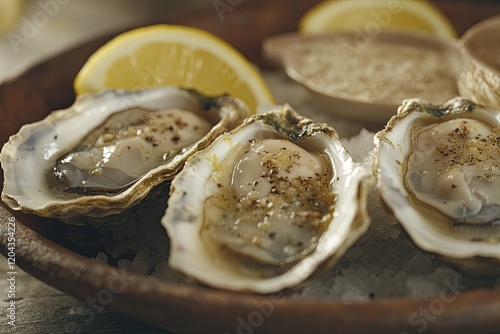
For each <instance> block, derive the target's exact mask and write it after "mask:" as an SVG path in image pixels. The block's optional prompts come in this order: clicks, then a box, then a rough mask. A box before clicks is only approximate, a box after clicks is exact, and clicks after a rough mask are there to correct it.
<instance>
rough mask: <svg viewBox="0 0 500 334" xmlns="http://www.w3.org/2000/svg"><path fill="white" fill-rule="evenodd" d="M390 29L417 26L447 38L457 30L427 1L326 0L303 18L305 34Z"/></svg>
mask: <svg viewBox="0 0 500 334" xmlns="http://www.w3.org/2000/svg"><path fill="white" fill-rule="evenodd" d="M386 28H391V29H413V30H419V31H423V32H428V33H432V34H434V35H437V36H440V37H444V38H456V37H457V32H456V31H455V28H454V27H453V25H452V24H451V23H450V21H449V20H448V18H447V17H446V16H445V15H444V14H443V13H442V12H441V10H440V9H439V8H438V7H436V6H435V5H433V4H432V3H430V2H428V1H426V0H419V1H415V0H399V1H389V0H331V1H322V2H320V3H319V4H317V5H315V6H314V7H312V8H311V9H310V10H308V11H307V12H306V13H305V14H304V15H303V16H302V18H301V20H300V23H299V31H300V32H301V33H306V34H308V33H321V32H327V31H338V30H344V31H345V30H351V31H352V30H358V31H359V32H360V33H365V34H368V35H370V34H374V33H377V32H378V31H380V30H382V29H386Z"/></svg>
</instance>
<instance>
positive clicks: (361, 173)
mask: <svg viewBox="0 0 500 334" xmlns="http://www.w3.org/2000/svg"><path fill="white" fill-rule="evenodd" d="M366 180H367V170H366V169H365V168H362V167H360V166H359V165H358V164H357V163H356V162H354V161H353V160H352V159H351V157H350V156H349V154H348V152H347V151H346V150H345V149H344V147H343V146H342V144H341V143H340V141H339V139H338V137H337V134H336V132H335V131H334V129H332V128H331V127H328V126H327V125H325V124H320V123H316V122H313V121H311V120H309V119H306V118H304V117H301V116H299V115H298V114H297V113H295V112H294V111H293V110H291V109H290V108H288V107H284V108H283V110H275V111H269V112H267V113H263V114H259V115H256V116H254V117H252V118H250V119H247V121H246V122H245V123H244V124H243V125H241V126H239V127H238V128H236V129H235V130H233V131H231V132H228V133H226V134H223V135H221V136H220V137H219V138H217V140H216V141H214V143H212V144H211V145H210V146H209V147H208V148H207V149H205V150H202V151H199V152H197V153H196V154H195V155H193V156H192V157H191V158H190V159H189V160H188V161H187V163H186V165H185V168H184V169H183V170H182V171H181V172H180V173H179V174H178V175H177V176H176V177H175V178H174V180H173V181H172V188H171V194H170V198H169V200H168V208H167V210H166V213H165V216H164V217H163V219H162V224H163V225H164V226H165V228H166V230H167V232H168V235H169V236H170V239H171V251H170V257H169V264H170V266H171V267H173V268H174V269H177V270H179V271H181V272H183V273H185V274H187V275H189V276H191V277H193V278H194V279H196V280H198V281H200V282H203V283H205V284H208V285H211V286H214V287H218V288H223V289H229V290H241V291H254V292H258V293H271V292H275V291H279V290H281V289H283V288H287V287H293V286H296V285H299V284H300V283H302V282H303V281H304V280H306V279H307V278H308V277H309V276H310V275H312V274H313V272H315V271H316V270H317V269H318V268H320V267H324V268H329V267H330V266H332V265H333V264H334V263H335V262H336V261H337V260H338V259H339V258H340V257H341V256H342V255H343V253H344V252H345V251H346V249H347V248H348V247H349V246H350V245H352V244H353V243H354V242H355V241H356V240H357V238H358V237H359V236H360V235H361V234H363V233H364V232H365V231H366V230H367V228H368V225H369V218H368V215H367V212H366V185H367V182H366Z"/></svg>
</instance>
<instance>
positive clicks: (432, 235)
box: [375, 98, 500, 267]
mask: <svg viewBox="0 0 500 334" xmlns="http://www.w3.org/2000/svg"><path fill="white" fill-rule="evenodd" d="M376 146H377V153H376V164H375V167H376V170H377V173H378V178H379V187H380V192H381V196H382V198H383V199H384V201H385V203H386V204H387V205H388V206H389V208H390V209H392V211H393V212H394V215H395V216H396V218H397V219H398V220H399V221H400V222H401V224H402V225H403V227H404V228H405V229H406V231H407V232H408V234H409V235H410V236H411V237H412V239H413V241H414V242H415V243H416V244H417V245H418V246H420V247H421V248H422V249H424V250H427V251H430V252H434V253H437V254H441V255H443V256H445V257H447V258H450V259H470V258H473V257H482V258H493V259H495V260H491V259H490V260H488V261H484V260H483V261H482V262H488V263H493V264H494V265H496V266H497V267H498V266H499V265H500V262H498V260H500V112H499V111H497V110H493V109H490V108H485V107H482V106H479V105H476V104H473V103H472V102H470V101H468V100H465V99H462V98H456V99H453V100H450V101H448V102H446V103H444V104H443V105H439V106H437V105H430V104H427V103H426V102H424V101H421V100H416V99H415V100H407V101H405V103H404V104H403V105H402V106H401V107H400V109H399V111H398V115H397V116H394V117H393V118H392V119H391V120H390V122H389V123H388V124H387V126H386V128H385V130H383V131H381V132H379V133H378V134H377V136H376ZM462 262H463V261H462ZM476 262H477V261H476ZM463 264H464V265H467V264H466V263H465V262H463Z"/></svg>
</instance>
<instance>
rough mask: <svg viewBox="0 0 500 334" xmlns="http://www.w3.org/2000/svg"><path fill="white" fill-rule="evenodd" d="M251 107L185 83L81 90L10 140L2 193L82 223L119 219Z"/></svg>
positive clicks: (18, 204) (31, 208)
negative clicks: (181, 85) (205, 93)
mask: <svg viewBox="0 0 500 334" xmlns="http://www.w3.org/2000/svg"><path fill="white" fill-rule="evenodd" d="M247 115H248V111H247V108H246V106H245V105H244V104H243V103H242V102H240V101H239V100H237V99H235V98H232V97H229V96H220V97H214V98H208V97H205V96H202V95H201V94H199V93H198V92H195V91H192V90H184V89H181V88H177V87H160V88H154V89H151V90H144V91H121V90H110V91H105V92H103V93H101V94H96V95H93V94H89V95H83V96H80V97H78V99H77V101H76V103H75V104H74V105H73V106H72V107H70V108H68V109H65V110H60V111H56V112H53V113H51V114H50V115H49V116H48V117H47V118H45V119H44V120H42V121H40V122H37V123H33V124H29V125H26V126H24V127H22V128H21V130H20V131H19V133H17V134H16V135H14V136H12V137H11V138H10V140H9V142H8V143H7V144H5V146H4V147H3V149H2V153H1V163H2V168H3V170H4V175H5V177H4V179H5V184H4V190H3V192H2V199H3V201H4V202H5V203H6V204H7V205H9V206H10V207H11V208H13V209H16V210H22V211H24V212H28V213H35V214H37V215H40V216H44V217H56V218H61V219H63V220H65V221H68V222H72V223H75V224H81V223H91V224H94V225H103V224H108V223H119V222H121V221H123V220H124V219H126V218H127V214H121V213H123V212H125V211H129V210H131V208H132V207H133V206H134V205H135V204H137V203H138V202H139V201H141V200H142V199H143V198H144V197H145V196H146V195H147V194H148V193H149V192H150V191H151V190H152V189H154V188H156V187H160V186H161V185H162V184H164V183H165V182H166V181H169V180H170V179H172V178H173V176H174V175H175V174H176V173H177V172H178V171H179V170H180V168H182V166H183V164H184V162H185V160H186V158H187V157H189V156H190V155H192V154H193V153H194V152H196V151H197V150H199V149H201V148H204V147H205V146H207V145H208V144H209V143H210V142H212V141H213V140H214V139H215V138H216V137H217V136H218V135H219V134H221V133H222V132H225V131H228V130H231V129H232V128H234V127H236V126H237V125H239V124H241V122H242V121H243V119H244V118H245V117H246V116H247ZM34 166H37V168H33V167H34ZM119 214H120V215H119Z"/></svg>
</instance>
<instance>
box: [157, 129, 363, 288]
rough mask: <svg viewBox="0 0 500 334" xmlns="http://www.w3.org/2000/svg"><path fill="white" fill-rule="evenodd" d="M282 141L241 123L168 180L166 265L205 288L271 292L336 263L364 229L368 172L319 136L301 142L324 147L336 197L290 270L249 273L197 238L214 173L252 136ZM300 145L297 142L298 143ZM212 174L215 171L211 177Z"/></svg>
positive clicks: (214, 188) (213, 189) (164, 221)
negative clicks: (321, 228)
mask: <svg viewBox="0 0 500 334" xmlns="http://www.w3.org/2000/svg"><path fill="white" fill-rule="evenodd" d="M276 136H279V137H282V138H286V136H284V135H283V134H279V133H278V132H277V131H276V130H275V129H274V128H273V127H271V126H269V125H266V124H264V123H261V122H253V123H249V124H246V125H243V126H241V127H239V128H237V129H235V130H234V131H232V132H230V133H226V134H223V135H222V136H220V137H219V138H218V139H217V140H216V141H215V142H214V143H213V144H212V145H210V146H209V147H208V148H207V149H206V150H203V151H201V152H198V153H197V154H196V155H194V156H193V157H192V158H191V159H189V160H188V162H187V163H186V165H185V167H184V169H183V170H182V171H181V173H179V174H178V175H177V176H176V178H175V179H174V180H173V181H172V190H171V196H170V198H169V208H168V209H167V211H166V214H165V216H164V217H163V219H162V224H163V225H164V226H165V228H166V229H167V232H168V234H169V236H170V239H171V251H170V258H169V264H170V266H171V267H173V268H174V269H177V270H179V271H181V272H183V273H185V274H187V275H189V276H192V277H194V278H195V279H196V280H199V281H201V282H203V283H205V284H208V285H211V286H215V287H219V288H224V289H229V290H241V291H254V292H258V293H271V292H275V291H279V290H281V289H283V288H286V287H292V286H296V285H297V284H300V283H301V282H303V281H304V280H305V279H307V278H308V277H309V276H310V275H311V274H312V273H313V272H314V271H315V270H316V269H317V268H318V267H319V266H321V265H322V264H324V263H325V262H327V260H329V259H331V258H335V259H338V258H340V257H341V256H342V254H343V253H344V251H345V250H346V249H347V248H348V247H349V246H350V245H351V244H352V243H353V242H354V241H355V240H356V239H357V238H358V237H359V236H360V235H361V234H362V233H364V232H365V231H366V229H367V228H368V225H369V219H368V218H367V215H366V208H365V196H364V195H365V194H364V187H363V185H362V182H363V180H364V179H365V177H366V176H367V175H366V170H365V169H363V168H361V167H360V166H358V165H357V164H356V163H355V162H354V161H353V160H352V159H351V158H350V156H349V154H348V153H347V152H346V150H345V149H344V148H343V147H342V145H341V143H340V142H339V141H338V139H337V138H332V137H329V136H322V135H318V136H316V137H318V138H315V139H309V138H305V139H303V141H304V142H307V141H310V142H311V143H312V144H311V145H322V146H323V148H322V149H323V150H324V151H325V152H327V154H328V156H329V159H330V161H329V162H330V163H331V164H332V165H333V166H334V170H335V177H338V180H337V181H336V186H335V189H334V191H335V192H336V193H337V194H338V198H337V202H336V204H335V212H334V218H333V220H332V221H331V222H330V224H329V225H328V228H327V230H326V231H325V232H324V233H323V235H322V236H321V237H320V240H319V243H318V245H317V247H316V249H315V250H314V251H313V252H312V253H310V254H309V255H308V256H306V257H305V258H304V259H302V260H301V261H299V262H298V263H297V264H295V265H294V266H293V267H291V268H290V269H289V270H288V271H286V272H284V273H283V274H280V275H278V276H274V277H258V276H255V275H251V274H250V275H248V274H247V273H245V272H244V271H241V270H238V269H237V268H235V266H234V263H226V262H224V261H223V260H221V257H220V256H217V254H216V253H214V252H212V251H210V246H207V244H206V243H205V242H204V240H203V239H202V238H201V236H200V235H201V233H200V230H201V229H202V228H203V216H204V213H203V212H204V210H206V209H207V208H206V206H205V205H204V203H205V200H206V198H207V195H208V194H213V193H216V192H217V191H218V187H217V183H218V182H220V179H219V178H218V177H217V174H219V175H220V174H221V173H222V174H224V173H225V174H227V173H232V172H231V170H232V168H234V164H235V162H234V161H228V160H229V159H230V157H234V156H235V155H236V156H237V152H238V151H242V150H245V149H246V148H247V147H248V141H249V139H250V138H252V137H257V138H265V137H276ZM298 145H301V144H298ZM214 171H216V173H214Z"/></svg>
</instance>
